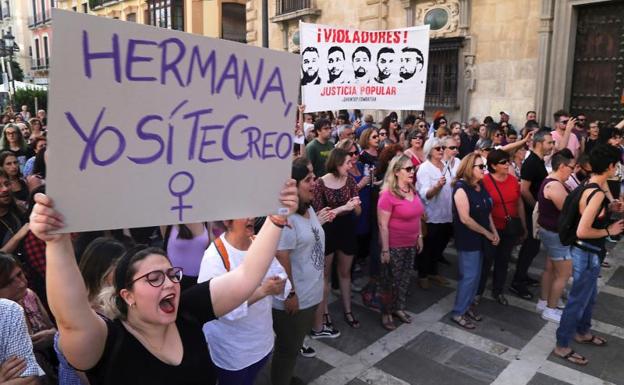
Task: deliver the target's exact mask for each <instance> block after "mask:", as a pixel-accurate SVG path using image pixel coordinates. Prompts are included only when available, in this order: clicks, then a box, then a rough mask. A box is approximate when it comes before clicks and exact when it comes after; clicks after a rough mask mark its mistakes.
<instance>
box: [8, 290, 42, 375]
mask: <svg viewBox="0 0 624 385" xmlns="http://www.w3.org/2000/svg"><path fill="white" fill-rule="evenodd" d="M13 356H17V357H20V358H23V359H25V360H26V369H25V370H24V372H23V373H22V374H21V377H30V376H43V375H44V374H45V373H44V372H43V370H41V368H40V367H39V365H38V364H37V360H36V359H35V354H34V353H33V346H32V341H31V340H30V336H29V335H28V326H26V318H25V317H24V310H22V307H21V306H20V305H18V304H17V303H15V302H13V301H9V300H8V299H4V298H0V364H2V363H4V362H5V361H6V360H7V359H9V358H10V357H13Z"/></svg>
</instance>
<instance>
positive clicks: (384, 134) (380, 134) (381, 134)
mask: <svg viewBox="0 0 624 385" xmlns="http://www.w3.org/2000/svg"><path fill="white" fill-rule="evenodd" d="M386 135H388V134H387V133H385V132H380V133H379V136H386Z"/></svg>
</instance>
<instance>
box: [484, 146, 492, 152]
mask: <svg viewBox="0 0 624 385" xmlns="http://www.w3.org/2000/svg"><path fill="white" fill-rule="evenodd" d="M492 150H494V147H488V148H484V149H483V151H487V152H490V151H492Z"/></svg>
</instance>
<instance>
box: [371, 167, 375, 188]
mask: <svg viewBox="0 0 624 385" xmlns="http://www.w3.org/2000/svg"><path fill="white" fill-rule="evenodd" d="M370 177H371V178H370V185H371V187H372V186H373V184H375V166H371V167H370Z"/></svg>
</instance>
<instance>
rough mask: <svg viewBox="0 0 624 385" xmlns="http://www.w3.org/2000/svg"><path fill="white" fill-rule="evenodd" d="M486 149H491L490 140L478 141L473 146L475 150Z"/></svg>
mask: <svg viewBox="0 0 624 385" xmlns="http://www.w3.org/2000/svg"><path fill="white" fill-rule="evenodd" d="M486 148H492V141H491V140H490V139H479V140H478V141H477V144H476V145H475V150H485V149H486Z"/></svg>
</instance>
